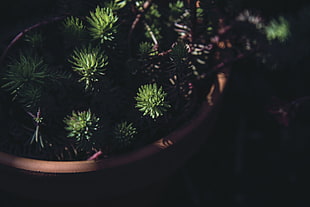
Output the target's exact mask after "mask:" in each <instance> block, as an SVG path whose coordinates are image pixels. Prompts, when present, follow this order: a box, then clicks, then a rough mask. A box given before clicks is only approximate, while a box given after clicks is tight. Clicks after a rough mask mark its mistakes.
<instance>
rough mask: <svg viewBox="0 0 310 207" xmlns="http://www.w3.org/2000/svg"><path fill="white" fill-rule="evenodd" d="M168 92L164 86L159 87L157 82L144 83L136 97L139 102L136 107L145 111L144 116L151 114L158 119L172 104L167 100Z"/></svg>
mask: <svg viewBox="0 0 310 207" xmlns="http://www.w3.org/2000/svg"><path fill="white" fill-rule="evenodd" d="M166 96H167V93H166V92H164V91H163V88H162V87H158V86H157V84H156V83H153V84H146V85H142V86H141V87H140V88H139V89H138V93H137V96H136V97H135V99H136V101H137V103H136V108H138V109H139V110H140V111H142V112H143V116H146V115H148V116H150V117H152V118H153V119H156V118H157V117H159V116H162V115H164V113H165V112H166V111H167V110H168V108H170V107H171V106H170V105H169V104H168V103H167V101H166V100H165V99H166Z"/></svg>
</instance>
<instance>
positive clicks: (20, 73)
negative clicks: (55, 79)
mask: <svg viewBox="0 0 310 207" xmlns="http://www.w3.org/2000/svg"><path fill="white" fill-rule="evenodd" d="M49 77H50V75H49V74H48V71H47V65H46V64H45V63H44V61H43V59H42V58H39V57H37V56H35V55H34V56H33V55H30V54H27V55H24V54H23V53H20V55H19V58H18V59H14V60H13V61H12V62H11V63H10V64H9V65H8V70H6V72H5V73H4V75H3V78H2V81H3V82H4V84H3V85H2V86H1V87H2V88H4V89H5V90H7V91H8V92H10V93H11V94H12V95H14V99H15V98H17V97H18V96H19V95H21V96H22V97H25V96H28V95H26V94H24V92H25V91H26V93H27V90H26V89H29V88H34V87H36V88H38V89H39V88H41V87H43V85H44V83H45V81H46V79H47V78H49ZM36 94H37V93H36Z"/></svg>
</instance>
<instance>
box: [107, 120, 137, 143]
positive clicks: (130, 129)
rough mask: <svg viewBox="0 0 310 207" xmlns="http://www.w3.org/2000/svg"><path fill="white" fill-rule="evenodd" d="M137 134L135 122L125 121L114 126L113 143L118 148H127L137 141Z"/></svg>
mask: <svg viewBox="0 0 310 207" xmlns="http://www.w3.org/2000/svg"><path fill="white" fill-rule="evenodd" d="M136 134H137V129H136V128H135V127H134V126H133V123H129V122H127V121H123V122H121V123H119V124H117V125H116V126H115V127H114V131H113V135H114V136H113V143H114V145H115V146H116V147H117V148H118V149H125V148H127V147H129V146H131V145H132V143H133V142H134V141H135V135H136Z"/></svg>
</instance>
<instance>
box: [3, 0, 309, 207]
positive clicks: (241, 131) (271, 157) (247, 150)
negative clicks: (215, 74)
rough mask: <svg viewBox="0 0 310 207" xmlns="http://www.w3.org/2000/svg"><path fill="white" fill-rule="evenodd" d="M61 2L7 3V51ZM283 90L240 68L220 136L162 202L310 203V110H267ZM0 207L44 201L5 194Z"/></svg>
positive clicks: (268, 11) (268, 10) (266, 9)
mask: <svg viewBox="0 0 310 207" xmlns="http://www.w3.org/2000/svg"><path fill="white" fill-rule="evenodd" d="M42 2H45V3H44V4H43V3H42ZM53 2H54V1H35V0H32V1H22V0H19V1H17V0H14V1H13V0H12V1H2V2H1V3H0V5H1V6H0V8H1V11H0V38H1V41H0V49H1V51H2V50H3V47H4V46H5V45H7V44H8V42H9V41H10V40H11V38H12V37H13V36H14V35H15V34H16V33H17V32H18V31H20V30H21V29H23V28H24V27H25V25H29V24H31V23H34V22H36V21H37V20H38V17H40V16H46V17H48V16H53V14H54V13H55V11H56V6H55V4H54V3H53ZM77 2H78V1H77ZM236 3H238V4H240V6H241V7H244V8H254V9H258V10H260V11H262V13H263V14H264V15H266V16H268V17H273V16H278V15H296V14H297V13H298V11H299V10H300V9H302V8H303V7H305V5H307V4H308V3H307V1H293V2H292V1H290V2H288V3H284V2H283V1H280V0H271V1H270V0H269V1H267V0H261V1H250V0H248V1H245V0H243V1H236ZM309 37H310V36H309ZM307 46H308V47H309V45H297V46H296V47H307ZM308 68H309V67H308ZM309 69H310V68H309ZM267 75H268V74H267ZM304 78H305V79H308V77H304ZM295 81H298V80H295ZM280 83H281V81H279V84H280ZM281 84H285V83H281ZM290 84H291V85H294V84H295V83H294V82H293V83H290ZM275 85H276V87H275ZM275 88H280V89H281V86H280V87H279V86H278V85H277V83H275V82H272V81H270V80H269V79H268V78H266V73H264V72H262V71H260V70H249V68H248V65H247V63H244V62H241V63H236V64H235V65H233V71H232V74H231V75H230V79H229V84H228V86H227V88H226V92H225V96H224V100H223V106H222V109H221V111H220V114H219V116H218V120H217V124H216V127H215V129H214V133H213V135H212V136H210V137H207V139H206V140H207V141H206V143H205V144H204V145H203V146H202V147H201V150H200V151H199V152H198V153H197V154H196V155H195V156H194V157H193V158H192V159H191V160H189V162H188V163H187V164H186V166H184V167H183V168H182V169H180V170H178V171H177V172H176V173H175V174H174V175H172V176H170V177H169V179H170V183H169V185H168V186H167V187H166V191H165V193H164V195H163V196H161V197H159V198H158V199H157V201H156V202H157V203H156V206H170V207H174V206H175V207H177V206H178V207H183V206H184V207H196V206H197V207H198V206H240V207H243V206H249V207H255V206H258V207H261V206H298V207H303V206H310V199H309V198H310V197H309V175H310V172H309V161H310V160H309V158H310V156H309V138H310V132H309V131H310V130H309V129H310V125H309V119H310V118H308V119H307V117H310V113H309V110H304V111H303V112H301V113H302V114H304V117H305V118H303V119H301V120H292V121H291V122H290V124H289V126H284V125H282V124H281V123H280V122H279V121H278V119H277V117H276V116H275V115H273V114H271V113H269V112H268V110H267V109H266V106H268V104H270V100H272V99H271V97H273V96H277V95H278V94H277V93H279V94H285V93H286V92H285V91H279V89H277V90H275ZM283 88H285V87H284V86H283ZM304 90H305V91H307V89H304ZM290 93H292V92H290ZM296 97H297V95H296ZM284 102H285V101H284ZM307 104H308V105H310V104H309V102H306V105H307ZM306 109H307V107H306ZM308 109H309V107H308ZM307 113H308V114H307ZM308 115H309V116H308ZM0 185H1V183H0ZM0 205H1V207H11V206H14V207H15V206H36V205H38V204H36V203H35V202H33V201H29V200H25V199H22V198H20V197H17V196H16V195H11V194H8V193H6V192H0ZM39 206H44V205H42V203H41V205H39Z"/></svg>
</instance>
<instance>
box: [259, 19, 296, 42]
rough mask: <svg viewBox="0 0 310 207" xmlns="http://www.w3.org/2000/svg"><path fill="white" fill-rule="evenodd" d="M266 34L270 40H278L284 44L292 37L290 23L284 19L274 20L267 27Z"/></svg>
mask: <svg viewBox="0 0 310 207" xmlns="http://www.w3.org/2000/svg"><path fill="white" fill-rule="evenodd" d="M265 33H266V36H267V39H268V40H275V39H278V40H279V41H280V42H284V41H286V40H287V38H288V37H289V35H290V25H289V22H288V21H287V20H286V19H284V17H279V19H278V20H275V19H273V20H271V22H270V23H269V25H267V26H266V27H265Z"/></svg>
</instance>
